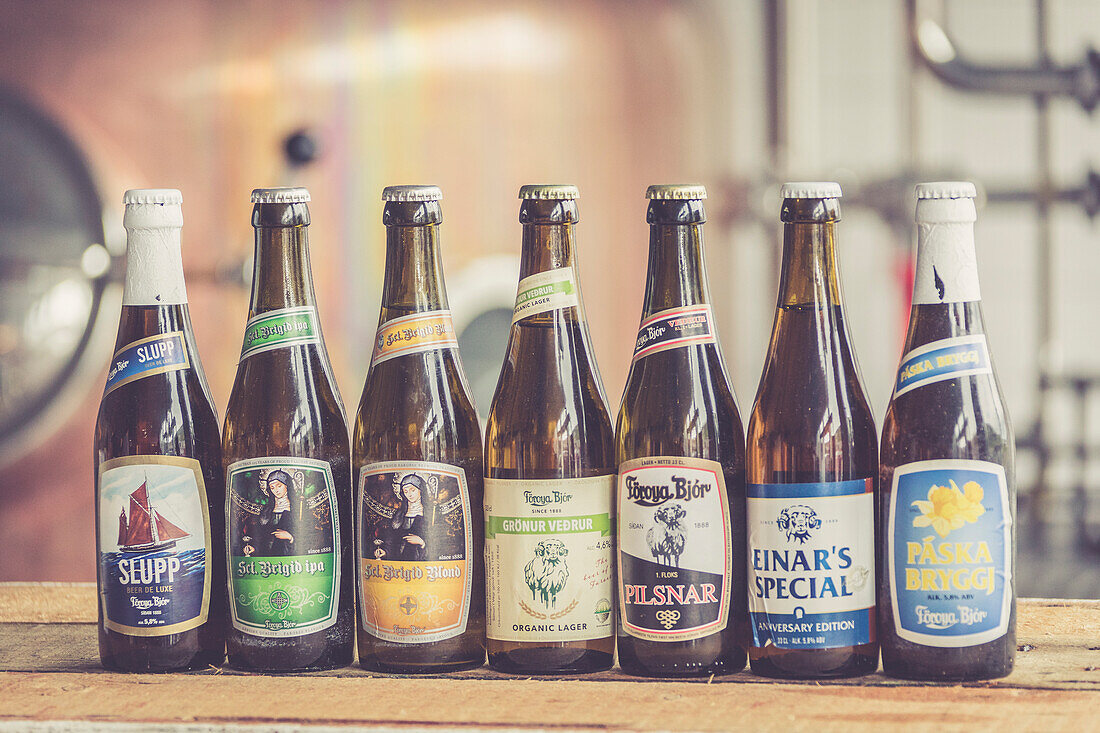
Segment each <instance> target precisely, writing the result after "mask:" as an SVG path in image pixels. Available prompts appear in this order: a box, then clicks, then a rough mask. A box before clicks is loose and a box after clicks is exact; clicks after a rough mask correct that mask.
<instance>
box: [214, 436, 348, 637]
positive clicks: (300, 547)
mask: <svg viewBox="0 0 1100 733" xmlns="http://www.w3.org/2000/svg"><path fill="white" fill-rule="evenodd" d="M226 476H227V478H226V515H227V521H226V525H227V527H226V528H227V530H228V533H229V553H228V555H229V595H230V601H229V608H230V611H231V612H232V615H233V627H234V628H235V629H237V630H238V631H242V632H244V633H246V634H251V635H252V636H265V637H270V638H287V637H294V636H303V635H305V634H312V633H314V632H317V631H321V630H323V629H327V628H328V627H329V626H332V625H333V624H334V623H335V622H336V612H337V599H338V597H339V588H340V563H339V552H340V523H339V517H338V515H337V513H336V488H335V484H334V483H333V480H332V467H331V466H329V464H328V463H327V462H325V461H318V460H314V459H310V458H289V457H270V458H253V459H249V460H245V461H238V462H237V463H233V464H231V465H230V466H229V468H228V469H227V473H226Z"/></svg>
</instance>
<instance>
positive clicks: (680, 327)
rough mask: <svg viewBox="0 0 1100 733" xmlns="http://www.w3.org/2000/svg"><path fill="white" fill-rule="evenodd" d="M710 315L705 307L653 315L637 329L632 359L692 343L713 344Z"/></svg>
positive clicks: (665, 311)
mask: <svg viewBox="0 0 1100 733" xmlns="http://www.w3.org/2000/svg"><path fill="white" fill-rule="evenodd" d="M713 324H714V316H713V315H712V314H711V311H710V306H709V305H689V306H685V307H683V308H670V309H669V310H664V311H660V312H659V313H654V314H653V315H652V316H650V317H649V318H647V319H645V320H644V321H642V325H641V326H639V327H638V340H637V341H636V342H635V344H634V360H635V361H637V360H638V359H641V358H642V357H643V356H649V355H650V354H656V353H657V352H658V351H666V350H668V349H678V348H680V347H682V346H694V345H696V344H713V343H715V341H716V339H715V336H714V325H713Z"/></svg>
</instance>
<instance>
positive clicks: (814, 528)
mask: <svg viewBox="0 0 1100 733" xmlns="http://www.w3.org/2000/svg"><path fill="white" fill-rule="evenodd" d="M783 188H784V191H783V207H782V213H781V219H782V221H783V223H784V227H783V266H782V273H781V276H780V283H779V299H778V306H777V308H776V316H775V323H774V325H773V326H772V336H771V344H770V345H769V348H768V355H767V359H766V362H765V365H764V373H763V375H762V377H761V379H760V387H759V389H758V391H757V395H756V403H755V404H754V405H753V409H752V415H751V416H750V418H749V428H748V441H747V443H748V445H747V449H748V485H747V487H746V496H747V498H746V503H747V505H748V534H749V558H748V559H749V613H750V625H751V629H752V639H751V645H750V647H749V663H750V666H751V667H752V671H753V672H755V673H756V674H760V675H765V676H769V677H789V678H823V677H845V676H854V675H860V674H867V673H870V672H873V671H874V670H875V669H876V668H877V666H878V645H877V642H876V633H875V625H876V619H875V607H874V606H875V597H874V586H875V555H874V550H873V547H874V501H875V498H874V497H875V483H876V480H877V477H878V455H877V452H878V451H877V448H878V440H877V435H876V431H875V422H874V418H873V416H872V414H871V409H870V407H869V406H868V403H867V398H866V396H865V394H864V390H863V386H862V384H861V379H860V374H859V368H858V366H857V364H856V360H855V355H854V353H853V351H852V346H851V339H850V337H849V334H848V326H847V324H846V323H845V320H844V309H843V306H842V302H841V290H840V277H839V272H838V270H837V261H836V250H835V241H836V222H838V221H839V220H840V204H839V201H838V198H839V197H840V187H839V186H838V185H836V184H835V183H828V184H822V183H808V184H786V185H785V186H784V187H783ZM869 548H872V549H869Z"/></svg>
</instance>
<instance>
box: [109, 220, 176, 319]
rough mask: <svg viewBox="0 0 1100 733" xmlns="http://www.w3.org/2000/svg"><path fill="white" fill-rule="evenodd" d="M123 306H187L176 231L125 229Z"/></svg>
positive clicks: (172, 228)
mask: <svg viewBox="0 0 1100 733" xmlns="http://www.w3.org/2000/svg"><path fill="white" fill-rule="evenodd" d="M126 231H127V238H126V285H125V288H124V289H123V292H122V304H123V305H181V304H183V303H186V302H187V288H186V287H185V286H184V284H183V260H182V256H181V254H180V228H179V227H174V226H168V227H156V228H152V229H146V228H128V229H127V230H126Z"/></svg>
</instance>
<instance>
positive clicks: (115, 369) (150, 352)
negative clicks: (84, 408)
mask: <svg viewBox="0 0 1100 733" xmlns="http://www.w3.org/2000/svg"><path fill="white" fill-rule="evenodd" d="M190 366H191V362H190V360H189V359H188V356H187V344H186V342H185V341H184V340H183V331H173V332H171V333H164V334H159V335H157V336H150V337H148V338H143V339H140V340H138V341H134V342H133V343H130V344H127V345H126V346H124V347H122V348H121V349H119V350H118V352H117V353H116V354H115V355H114V358H113V359H111V370H110V371H109V372H108V373H107V386H106V388H104V390H103V394H105V395H106V394H108V393H110V392H112V391H113V390H116V389H118V388H119V387H121V386H122V385H124V384H129V383H130V382H133V381H135V380H138V379H142V378H144V377H151V376H153V375H154V374H164V373H165V372H174V371H179V370H181V369H187V368H188V367H190Z"/></svg>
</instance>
